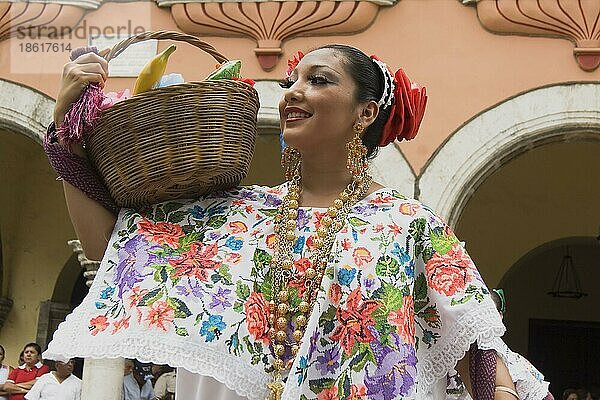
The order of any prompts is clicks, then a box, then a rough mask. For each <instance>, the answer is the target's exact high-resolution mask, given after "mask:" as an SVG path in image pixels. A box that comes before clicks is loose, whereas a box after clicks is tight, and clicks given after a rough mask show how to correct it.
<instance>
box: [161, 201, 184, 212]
mask: <svg viewBox="0 0 600 400" xmlns="http://www.w3.org/2000/svg"><path fill="white" fill-rule="evenodd" d="M181 207H183V204H182V203H174V202H170V203H167V204H165V205H164V209H165V213H167V214H169V213H171V212H172V211H175V210H179V209H180V208H181Z"/></svg>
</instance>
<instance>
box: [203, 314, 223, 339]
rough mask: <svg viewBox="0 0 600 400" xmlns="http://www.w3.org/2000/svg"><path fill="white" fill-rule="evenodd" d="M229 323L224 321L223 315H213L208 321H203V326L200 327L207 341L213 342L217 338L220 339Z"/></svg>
mask: <svg viewBox="0 0 600 400" xmlns="http://www.w3.org/2000/svg"><path fill="white" fill-rule="evenodd" d="M226 327H227V324H226V323H225V322H223V316H222V315H211V316H209V317H208V321H203V322H202V328H200V334H201V335H202V336H206V341H207V342H212V341H213V340H215V339H219V336H221V332H223V330H225V328H226Z"/></svg>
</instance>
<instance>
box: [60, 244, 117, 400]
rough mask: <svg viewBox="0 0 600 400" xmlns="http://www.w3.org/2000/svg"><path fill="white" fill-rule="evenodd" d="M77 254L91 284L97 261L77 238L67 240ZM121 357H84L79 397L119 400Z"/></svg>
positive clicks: (88, 399)
mask: <svg viewBox="0 0 600 400" xmlns="http://www.w3.org/2000/svg"><path fill="white" fill-rule="evenodd" d="M67 243H68V244H69V246H71V247H72V248H73V253H75V254H77V260H79V263H80V264H81V268H82V269H83V276H84V277H85V278H86V282H85V284H86V285H87V287H88V288H89V287H91V286H92V282H94V278H95V277H96V272H97V271H98V268H99V267H100V262H99V261H93V260H88V258H87V257H86V256H85V253H84V252H83V247H81V242H79V240H69V241H68V242H67ZM123 366H124V364H123V359H122V358H116V359H114V358H101V359H96V358H86V359H85V361H84V364H83V379H82V381H83V382H82V387H81V398H82V399H85V400H121V398H122V395H123Z"/></svg>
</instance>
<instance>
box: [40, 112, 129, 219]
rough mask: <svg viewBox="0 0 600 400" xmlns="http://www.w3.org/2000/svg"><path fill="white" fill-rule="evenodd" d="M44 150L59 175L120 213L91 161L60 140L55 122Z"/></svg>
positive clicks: (93, 198)
mask: <svg viewBox="0 0 600 400" xmlns="http://www.w3.org/2000/svg"><path fill="white" fill-rule="evenodd" d="M44 151H45V152H46V155H47V156H48V160H49V161H50V165H51V166H52V168H53V169H54V171H56V173H57V174H58V176H60V177H61V178H62V179H64V180H65V181H67V182H69V183H70V184H71V185H73V186H75V187H76V188H78V189H80V190H81V191H82V192H84V193H85V194H86V195H87V196H88V197H89V198H90V199H92V200H95V201H96V202H98V203H100V204H101V205H102V206H103V207H104V208H106V209H107V210H109V211H110V212H112V213H113V214H115V215H117V214H118V213H119V207H118V206H117V205H116V204H115V201H114V200H113V199H112V197H111V196H110V193H109V192H108V189H107V187H106V185H105V184H104V182H103V181H102V179H101V178H100V177H99V176H98V174H97V173H96V171H95V170H94V169H93V168H92V166H91V165H90V163H89V161H88V160H86V159H85V158H82V157H79V156H78V155H76V154H73V153H71V152H70V151H69V150H67V149H66V148H64V147H63V146H62V145H61V144H60V143H59V142H58V136H57V133H56V128H55V126H54V123H51V124H50V126H49V127H48V131H47V132H46V135H45V136H44Z"/></svg>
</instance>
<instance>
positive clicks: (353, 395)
mask: <svg viewBox="0 0 600 400" xmlns="http://www.w3.org/2000/svg"><path fill="white" fill-rule="evenodd" d="M366 397H367V387H366V386H365V385H350V396H349V397H348V400H363V399H365V398H366Z"/></svg>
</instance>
